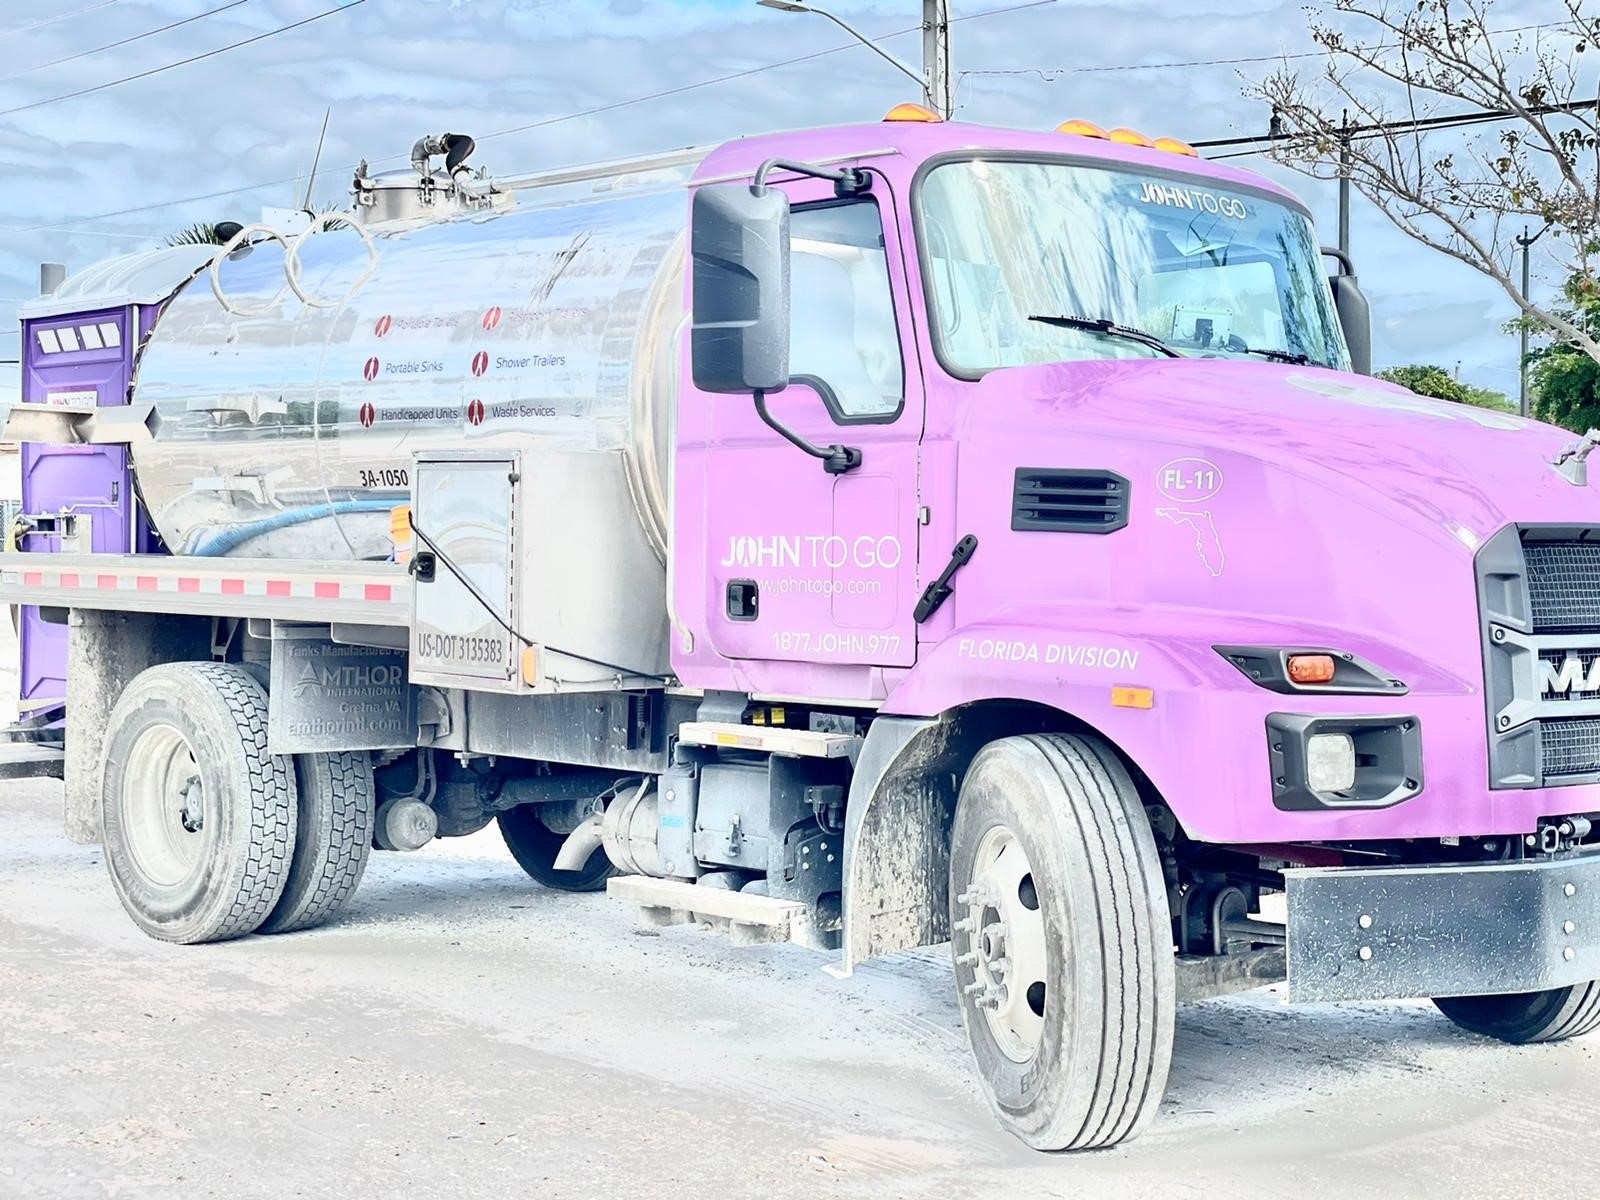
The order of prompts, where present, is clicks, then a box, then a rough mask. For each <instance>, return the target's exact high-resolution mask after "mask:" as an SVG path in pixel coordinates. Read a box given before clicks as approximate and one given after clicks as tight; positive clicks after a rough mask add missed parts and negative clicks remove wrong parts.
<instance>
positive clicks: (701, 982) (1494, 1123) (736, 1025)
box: [0, 781, 1600, 1200]
mask: <svg viewBox="0 0 1600 1200" xmlns="http://www.w3.org/2000/svg"><path fill="white" fill-rule="evenodd" d="M59 809H60V785H59V784H57V783H55V782H54V781H30V782H27V783H14V784H7V785H0V1198H3V1200H31V1198H34V1197H52V1198H53V1197H95V1198H100V1197H124V1198H132V1200H155V1198H158V1197H159V1198H163V1200H164V1198H166V1197H182V1198H188V1197H227V1198H229V1200H242V1198H247V1197H269V1196H270V1197H274V1198H282V1197H302V1196H303V1197H324V1196H328V1195H332V1194H338V1195H340V1196H346V1197H358V1198H365V1197H424V1196H450V1197H453V1198H454V1197H477V1196H496V1197H498V1196H506V1197H511V1196H517V1197H524V1196H531V1197H540V1198H543V1197H602V1196H612V1195H622V1194H632V1195H643V1196H650V1197H678V1196H685V1197H690V1196H692V1197H701V1196H705V1195H720V1196H732V1197H743V1196H754V1195H761V1196H763V1197H771V1198H774V1200H780V1198H785V1197H807V1198H811V1197H817V1196H872V1197H901V1196H904V1197H918V1198H921V1197H928V1196H941V1197H965V1196H980V1195H983V1196H990V1195H1006V1196H1019V1197H1021V1196H1027V1197H1033V1196H1063V1197H1066V1196H1071V1197H1094V1198H1096V1200H1098V1198H1101V1197H1105V1198H1114V1197H1121V1196H1157V1195H1159V1196H1161V1197H1186V1196H1196V1197H1199V1196H1215V1195H1219V1194H1222V1193H1223V1192H1224V1191H1225V1192H1226V1194H1228V1195H1229V1196H1230V1197H1249V1196H1271V1197H1274V1198H1275V1200H1276V1198H1279V1197H1282V1196H1285V1195H1289V1196H1295V1197H1306V1196H1380V1195H1381V1196H1386V1197H1387V1196H1400V1195H1418V1196H1421V1195H1430V1196H1437V1195H1449V1196H1451V1197H1452V1198H1457V1200H1463V1198H1467V1197H1480V1196H1481V1197H1497V1198H1498V1197H1505V1196H1523V1195H1526V1196H1538V1197H1541V1198H1544V1197H1559V1196H1573V1197H1578V1196H1583V1197H1589V1196H1593V1195H1594V1194H1595V1187H1594V1184H1593V1182H1592V1174H1593V1170H1594V1168H1593V1167H1592V1166H1591V1165H1589V1164H1588V1163H1587V1148H1588V1144H1589V1142H1590V1141H1592V1139H1593V1136H1594V1130H1595V1129H1596V1128H1597V1127H1600V1062H1597V1061H1596V1057H1597V1052H1600V1038H1595V1039H1591V1040H1590V1041H1589V1042H1588V1043H1587V1044H1586V1043H1584V1042H1574V1043H1568V1044H1565V1045H1560V1046H1551V1047H1539V1048H1529V1049H1514V1048H1509V1047H1503V1046H1498V1045H1493V1044H1489V1043H1484V1042H1479V1041H1477V1040H1474V1039H1471V1038H1469V1037H1467V1036H1465V1035H1463V1034H1461V1033H1459V1032H1457V1031H1456V1030H1455V1029H1454V1028H1453V1027H1452V1026H1450V1025H1449V1024H1447V1023H1446V1022H1445V1021H1444V1020H1443V1019H1442V1018H1440V1017H1438V1016H1437V1015H1435V1014H1434V1012H1433V1011H1432V1009H1431V1008H1429V1007H1427V1006H1425V1005H1401V1006H1365V1007H1353V1008H1349V1007H1347V1008H1331V1007H1314V1008H1305V1009H1298V1008H1296V1009H1291V1008H1289V1007H1287V1006H1285V1005H1284V1004H1283V1003H1282V1002H1281V998H1280V997H1279V996H1277V995H1276V994H1274V993H1272V992H1259V993H1255V994H1252V995H1250V996H1247V997H1242V998H1235V999H1230V1000H1226V1001H1213V1002H1211V1003H1208V1004H1201V1005H1194V1006H1191V1007H1188V1008H1186V1009H1184V1010H1183V1011H1182V1012H1181V1013H1180V1024H1179V1032H1178V1041H1177V1054H1176V1059H1175V1061H1174V1064H1173V1069H1172V1085H1171V1089H1170V1092H1169V1094H1168V1098H1167V1102H1166V1105H1165V1107H1164V1109H1163V1112H1162V1114H1161V1117H1160V1119H1159V1120H1158V1122H1157V1124H1156V1125H1155V1127H1154V1128H1153V1129H1152V1130H1151V1132H1150V1133H1148V1134H1147V1135H1146V1136H1145V1137H1144V1138H1142V1139H1141V1140H1139V1141H1137V1142H1135V1143H1133V1144H1131V1145H1128V1146H1125V1147H1120V1148H1117V1149H1114V1150H1110V1151H1102V1152H1097V1153H1094V1154H1087V1155H1077V1156H1044V1155H1035V1154H1032V1153H1030V1152H1028V1151H1027V1150H1025V1149H1024V1148H1022V1147H1021V1146H1020V1145H1019V1144H1017V1143H1015V1142H1013V1141H1012V1140H1010V1139H1009V1138H1008V1137H1006V1136H1005V1135H1003V1134H1002V1133H1000V1132H999V1131H998V1130H997V1129H996V1127H995V1126H994V1125H993V1124H992V1123H991V1121H990V1118H989V1116H988V1113H987V1111H986V1110H985V1109H984V1106H983V1104H982V1101H981V1099H980V1098H979V1096H978V1094H977V1092H976V1090H975V1087H974V1083H973V1080H972V1078H971V1076H970V1073H969V1069H968V1065H967V1056H966V1048H965V1043H964V1039H963V1035H962V1033H961V1029H960V1023H959V1018H958V1016H957V1013H956V1011H955V1008H954V1005H953V1003H952V1000H951V996H950V994H949V993H950V988H949V984H948V977H947V966H946V962H945V959H944V952H943V951H942V950H931V951H927V952H920V953H916V954H910V955H903V956H897V957H895V958H891V959H887V960H883V961H880V962H878V963H875V964H871V965H869V966H868V967H866V968H864V969H862V970H861V971H859V972H857V974H856V975H855V977H854V978H852V979H850V980H846V981H837V980H834V979H832V978H830V977H829V976H827V975H826V974H824V973H823V972H822V970H821V969H820V968H821V964H822V962H823V960H822V959H821V958H820V957H818V956H815V955H811V954H808V953H806V952H804V951H800V950H797V949H794V948H791V947H767V948H759V949H748V950H739V949H734V948H732V947H729V946H728V945H726V944H725V943H724V942H722V941H721V940H719V939H717V938H715V937H713V936H711V935H709V934H705V933H700V932H697V931H695V930H692V929H670V930H665V931H660V932H654V931H652V932H650V933H648V934H647V933H644V932H642V931H640V930H638V929H636V928H635V926H634V921H633V917H632V914H631V913H629V912H627V911H625V910H624V909H623V908H622V906H620V905H618V904H616V903H614V902H611V901H608V900H606V899H605V898H604V897H601V896H565V895H558V894H554V893H550V892H544V891H541V890H539V889H538V888H536V887H534V886H533V885H532V884H531V883H530V882H529V881H528V880H527V879H526V878H525V877H523V876H522V874H521V872H520V871H519V870H518V869H517V867H516V865H515V864H514V863H513V862H512V861H511V860H510V858H509V856H508V855H507V854H506V853H505V851H504V850H503V848H501V846H500V845H499V843H498V840H497V839H496V838H495V836H494V833H493V831H492V830H490V831H487V832H486V833H484V834H480V835H478V836H476V837H473V838H466V839H461V840H459V841H454V842H447V843H441V844H436V846H435V847H430V848H429V849H427V850H424V851H421V852H419V853H417V854H413V855H392V854H384V855H376V856H375V857H374V861H373V866H372V870H371V871H370V873H369V874H368V876H367V880H366V882H365V884H363V886H362V889H361V891H360V893H359V894H358V895H357V897H356V899H355V901H354V902H353V903H352V904H351V906H350V907H349V908H348V909H347V910H346V914H345V916H344V917H343V918H342V919H341V920H340V922H339V923H338V924H336V925H333V926H331V927H328V928H325V929H322V930H317V931H313V932H309V933H302V934H291V935H285V936H279V937H270V938H267V937H253V938H246V939H243V940H241V941H238V942H233V943H229V944H225V945H219V946H205V947H190V948H185V947H175V946H166V945H162V944H159V943H157V942H154V941H151V940H149V939H147V938H146V937H144V936H143V935H142V934H140V933H139V932H138V931H137V930H136V929H135V928H134V926H133V925H132V924H131V923H130V922H129V921H128V920H127V919H126V918H125V917H124V916H123V914H122V912H121V910H120V909H119V907H118V905H117V902H116V899H115V897H114V896H113V894H112V891H111V887H110V884H109V882H108V881H107V879H106V877H105V869H104V865H103V863H102V861H101V855H100V853H99V850H98V849H97V848H96V847H84V846H74V845H72V844H71V843H69V842H67V841H66V840H65V839H64V838H63V837H62V836H61V833H60V811H59Z"/></svg>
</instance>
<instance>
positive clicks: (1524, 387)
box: [1517, 225, 1550, 416]
mask: <svg viewBox="0 0 1600 1200" xmlns="http://www.w3.org/2000/svg"><path fill="white" fill-rule="evenodd" d="M1549 228H1550V226H1548V225H1546V226H1545V227H1544V229H1541V230H1539V232H1538V233H1536V234H1534V235H1533V236H1532V237H1529V236H1528V227H1527V226H1526V225H1524V226H1523V227H1522V236H1521V237H1519V238H1518V239H1517V245H1519V246H1521V247H1522V298H1523V299H1524V300H1526V299H1527V298H1528V292H1529V289H1530V288H1531V287H1532V278H1531V272H1530V270H1529V267H1528V251H1529V250H1530V249H1531V248H1532V246H1533V244H1534V243H1535V242H1537V241H1538V240H1539V239H1540V238H1542V237H1543V236H1544V235H1545V232H1546V231H1547V230H1548V229H1549ZM1521 324H1522V339H1521V341H1522V357H1521V358H1519V359H1518V360H1517V375H1518V379H1519V383H1518V387H1517V411H1518V412H1520V413H1521V414H1522V415H1523V416H1527V415H1528V315H1527V314H1526V313H1524V314H1523V315H1522V321H1521Z"/></svg>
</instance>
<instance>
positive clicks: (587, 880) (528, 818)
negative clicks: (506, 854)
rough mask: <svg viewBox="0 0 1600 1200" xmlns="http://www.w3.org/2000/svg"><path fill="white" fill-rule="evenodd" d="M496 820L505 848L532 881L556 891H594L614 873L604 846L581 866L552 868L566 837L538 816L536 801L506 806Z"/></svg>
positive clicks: (600, 888) (602, 886)
mask: <svg viewBox="0 0 1600 1200" xmlns="http://www.w3.org/2000/svg"><path fill="white" fill-rule="evenodd" d="M499 824H500V836H501V837H503V838H504V839H505V841H506V849H508V850H510V851H511V857H512V858H514V859H516V860H517V865H518V866H520V867H521V868H522V869H523V870H524V871H526V872H527V873H528V877H529V878H531V879H532V880H533V881H534V882H535V883H539V884H542V885H543V886H545V887H547V888H553V889H554V890H555V891H558V892H598V891H600V890H602V889H603V888H604V887H605V886H606V880H608V879H610V878H611V876H612V875H614V874H616V870H615V868H614V867H612V865H611V860H610V859H609V858H607V857H606V852H605V850H604V849H597V850H595V852H594V853H593V854H591V855H590V856H589V861H588V862H586V863H584V864H583V869H582V870H579V871H558V870H556V868H555V861H556V854H557V853H558V852H559V851H560V850H561V844H562V843H563V842H565V841H566V840H567V839H566V835H565V834H560V833H557V832H556V831H555V830H553V829H551V828H550V827H549V826H547V825H546V824H545V823H544V822H543V821H541V820H540V819H539V806H538V805H536V804H521V805H518V806H517V807H516V808H508V809H506V810H505V811H504V812H503V813H501V814H500V817H499Z"/></svg>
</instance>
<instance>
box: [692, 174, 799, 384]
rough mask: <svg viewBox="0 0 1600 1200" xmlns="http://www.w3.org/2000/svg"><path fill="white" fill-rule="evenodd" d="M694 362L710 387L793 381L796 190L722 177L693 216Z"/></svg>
mask: <svg viewBox="0 0 1600 1200" xmlns="http://www.w3.org/2000/svg"><path fill="white" fill-rule="evenodd" d="M689 251H690V263H691V268H690V269H691V272H692V278H691V294H692V306H693V318H692V323H691V325H690V362H691V369H692V373H693V376H694V385H695V386H696V387H697V388H700V389H701V390H702V391H707V392H776V391H781V390H782V389H783V388H784V386H785V385H787V384H788V382H789V197H788V195H787V194H786V193H784V192H783V191H782V190H781V189H779V188H768V187H760V188H754V187H749V186H747V185H744V184H716V185H712V186H708V187H703V188H701V189H700V190H699V191H697V192H696V193H695V194H694V203H693V207H692V209H691V212H690V221H689Z"/></svg>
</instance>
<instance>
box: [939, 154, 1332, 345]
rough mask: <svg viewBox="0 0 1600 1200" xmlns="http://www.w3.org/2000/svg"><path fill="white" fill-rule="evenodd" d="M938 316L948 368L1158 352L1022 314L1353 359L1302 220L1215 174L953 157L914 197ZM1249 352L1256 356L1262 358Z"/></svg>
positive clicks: (1172, 339) (1169, 337)
mask: <svg viewBox="0 0 1600 1200" xmlns="http://www.w3.org/2000/svg"><path fill="white" fill-rule="evenodd" d="M917 218H918V228H919V230H920V235H921V238H922V247H923V255H924V262H925V267H926V269H925V274H926V275H927V285H928V291H929V296H930V304H931V306H932V308H933V326H934V330H935V334H936V337H937V341H936V344H937V345H938V347H939V349H940V353H941V356H942V358H943V359H944V361H945V364H946V365H947V366H948V367H949V368H950V369H951V370H953V371H955V372H956V373H957V374H961V375H969V376H972V375H978V374H981V373H983V372H984V371H987V370H990V369H992V368H995V367H1010V366H1021V365H1025V364H1030V363H1048V362H1061V361H1063V360H1067V359H1084V358H1151V357H1155V356H1157V355H1159V354H1160V351H1159V350H1158V349H1155V348H1152V347H1150V346H1147V345H1141V344H1139V343H1138V342H1136V341H1134V340H1131V339H1128V338H1115V337H1106V336H1102V335H1100V334H1097V333H1094V332H1092V331H1089V330H1085V329H1074V328H1070V327H1066V326H1064V325H1062V324H1060V323H1049V322H1043V321H1034V320H1030V319H1029V318H1030V317H1041V316H1042V317H1082V318H1089V319H1096V320H1106V319H1108V320H1110V321H1112V322H1115V323H1116V324H1118V325H1125V326H1129V327H1131V328H1133V329H1139V330H1143V331H1144V332H1146V333H1148V334H1152V335H1154V336H1155V337H1157V338H1160V339H1161V340H1162V341H1163V342H1166V343H1167V344H1168V345H1169V346H1171V347H1172V348H1173V349H1174V350H1176V351H1178V352H1179V353H1180V354H1182V355H1184V356H1186V357H1197V358H1245V357H1250V356H1251V355H1250V352H1251V351H1257V352H1259V351H1263V350H1267V351H1280V352H1282V353H1283V354H1285V355H1292V356H1299V355H1303V356H1304V357H1305V359H1306V360H1307V361H1309V362H1313V363H1318V364H1320V365H1322V366H1328V367H1335V368H1339V369H1348V368H1349V365H1350V364H1349V355H1348V352H1347V351H1346V349H1345V344H1344V337H1343V335H1342V334H1341V333H1340V330H1339V323H1338V319H1337V317H1336V316H1335V314H1334V311H1333V300H1332V297H1331V295H1330V294H1329V290H1328V284H1327V279H1326V276H1325V275H1324V273H1323V269H1322V259H1321V253H1320V251H1319V249H1318V247H1317V243H1316V238H1315V236H1314V234H1313V232H1312V228H1311V222H1310V221H1309V220H1307V219H1306V217H1305V216H1304V215H1303V214H1301V213H1300V212H1298V211H1297V210H1295V209H1293V208H1290V207H1289V206H1287V205H1285V204H1281V203H1278V202H1276V201H1273V200H1270V199H1267V198H1265V197H1263V196H1261V195H1258V194H1256V193H1254V192H1249V191H1242V190H1237V189H1232V188H1228V187H1223V186H1220V185H1218V184H1216V183H1214V182H1213V181H1211V180H1191V179H1180V178H1176V177H1173V176H1166V175H1154V174H1142V173H1139V172H1136V171H1131V170H1120V169H1111V168H1106V167H1099V166H1085V165H1075V164H1070V163H1062V162H1010V161H985V160H970V161H968V160H962V161H955V162H950V163H946V164H944V165H942V166H938V167H935V168H934V169H933V170H932V171H930V172H929V173H928V175H927V177H926V179H925V180H924V181H923V184H922V189H921V192H920V193H919V195H918V198H917ZM1256 361H1261V360H1260V359H1259V358H1257V359H1256Z"/></svg>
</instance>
